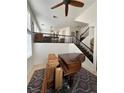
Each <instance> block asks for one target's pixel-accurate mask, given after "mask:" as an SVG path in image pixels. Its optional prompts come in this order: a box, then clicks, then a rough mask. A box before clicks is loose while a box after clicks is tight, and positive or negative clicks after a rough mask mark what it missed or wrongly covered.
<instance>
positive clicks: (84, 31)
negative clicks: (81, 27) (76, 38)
mask: <svg viewBox="0 0 124 93" xmlns="http://www.w3.org/2000/svg"><path fill="white" fill-rule="evenodd" d="M88 30H89V27H88V28H87V29H86V30H85V31H84V32H83V33H82V34H81V35H80V38H81V37H82V36H83V35H84V34H85V33H86V32H87V31H88Z"/></svg>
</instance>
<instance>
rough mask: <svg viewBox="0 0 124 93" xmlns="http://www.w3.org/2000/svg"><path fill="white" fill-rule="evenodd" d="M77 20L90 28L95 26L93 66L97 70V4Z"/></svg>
mask: <svg viewBox="0 0 124 93" xmlns="http://www.w3.org/2000/svg"><path fill="white" fill-rule="evenodd" d="M75 20H76V21H79V22H85V23H88V24H89V26H94V64H93V66H94V68H96V62H97V47H96V43H97V35H96V28H97V3H96V2H94V3H93V4H92V5H91V6H90V7H89V8H88V9H87V10H85V11H84V12H83V13H82V14H81V15H80V16H79V17H77V18H76V19H75ZM91 34H92V33H91ZM86 42H87V41H86ZM86 42H85V43H86Z"/></svg>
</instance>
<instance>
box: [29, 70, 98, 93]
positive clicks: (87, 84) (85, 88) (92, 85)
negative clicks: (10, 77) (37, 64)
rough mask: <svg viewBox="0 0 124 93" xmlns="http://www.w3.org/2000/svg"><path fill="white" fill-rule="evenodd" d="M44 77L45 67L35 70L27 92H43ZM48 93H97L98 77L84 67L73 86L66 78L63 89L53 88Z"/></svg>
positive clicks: (76, 76) (75, 78)
mask: <svg viewBox="0 0 124 93" xmlns="http://www.w3.org/2000/svg"><path fill="white" fill-rule="evenodd" d="M43 77H44V69H40V70H37V71H35V72H34V74H33V76H32V79H31V80H30V82H29V84H28V86H27V93H41V92H40V91H41V87H42V86H41V85H42V82H43ZM47 93H97V77H96V76H95V75H93V74H92V73H90V72H89V71H87V70H86V69H84V68H81V70H80V71H79V72H78V73H77V74H75V76H74V81H73V87H72V88H69V87H68V83H67V81H66V79H64V80H63V86H62V89H61V90H60V91H58V92H56V91H55V90H54V89H53V88H51V89H48V90H47Z"/></svg>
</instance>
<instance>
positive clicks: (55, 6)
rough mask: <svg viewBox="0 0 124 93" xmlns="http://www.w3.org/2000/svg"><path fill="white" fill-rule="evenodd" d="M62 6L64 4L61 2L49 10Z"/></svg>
mask: <svg viewBox="0 0 124 93" xmlns="http://www.w3.org/2000/svg"><path fill="white" fill-rule="evenodd" d="M63 4H64V2H61V3H59V4H57V5H55V6H53V7H51V9H54V8H57V7H59V6H61V5H63Z"/></svg>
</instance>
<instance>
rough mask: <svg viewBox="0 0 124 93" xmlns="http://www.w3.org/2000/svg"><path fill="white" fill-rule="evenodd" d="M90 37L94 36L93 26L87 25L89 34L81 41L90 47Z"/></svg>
mask: <svg viewBox="0 0 124 93" xmlns="http://www.w3.org/2000/svg"><path fill="white" fill-rule="evenodd" d="M92 38H94V27H89V35H88V36H87V37H86V38H85V39H84V40H83V41H82V42H83V43H84V44H86V45H87V46H88V47H89V48H91V46H90V40H91V39H92Z"/></svg>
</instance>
